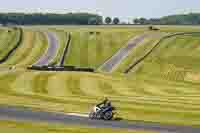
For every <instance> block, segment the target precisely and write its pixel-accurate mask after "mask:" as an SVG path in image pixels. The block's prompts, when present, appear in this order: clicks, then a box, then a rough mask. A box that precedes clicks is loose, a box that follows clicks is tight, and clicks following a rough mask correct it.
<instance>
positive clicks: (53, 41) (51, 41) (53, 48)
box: [34, 32, 59, 66]
mask: <svg viewBox="0 0 200 133" xmlns="http://www.w3.org/2000/svg"><path fill="white" fill-rule="evenodd" d="M46 34H47V37H48V45H49V47H48V49H47V51H46V53H45V54H44V55H43V56H42V57H41V58H40V59H39V60H38V62H37V63H35V64H34V65H36V66H44V65H49V63H50V62H51V61H52V60H53V59H54V57H55V56H56V54H57V51H58V45H59V42H58V39H57V36H56V34H55V33H53V32H47V33H46Z"/></svg>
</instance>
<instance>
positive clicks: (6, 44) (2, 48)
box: [0, 28, 20, 59]
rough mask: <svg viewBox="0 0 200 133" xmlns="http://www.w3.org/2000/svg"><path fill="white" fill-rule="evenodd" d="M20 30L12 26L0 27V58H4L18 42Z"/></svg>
mask: <svg viewBox="0 0 200 133" xmlns="http://www.w3.org/2000/svg"><path fill="white" fill-rule="evenodd" d="M19 38H20V31H19V30H18V29H12V28H3V29H2V28H1V29H0V40H1V41H0V59H3V58H4V57H5V56H6V55H7V54H8V53H9V51H10V50H12V49H13V48H14V47H15V46H16V45H17V43H18V41H19Z"/></svg>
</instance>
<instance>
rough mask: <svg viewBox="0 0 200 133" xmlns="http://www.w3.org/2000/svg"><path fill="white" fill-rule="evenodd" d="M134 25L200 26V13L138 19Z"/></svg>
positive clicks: (134, 21)
mask: <svg viewBox="0 0 200 133" xmlns="http://www.w3.org/2000/svg"><path fill="white" fill-rule="evenodd" d="M133 23H134V24H152V25H199V24H200V13H189V14H181V15H170V16H165V17H161V18H151V19H146V18H136V19H134V20H133Z"/></svg>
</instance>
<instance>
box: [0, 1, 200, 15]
mask: <svg viewBox="0 0 200 133" xmlns="http://www.w3.org/2000/svg"><path fill="white" fill-rule="evenodd" d="M0 12H54V13H66V12H91V13H99V14H100V15H103V16H119V17H121V18H124V19H129V18H130V19H131V18H134V17H141V16H143V17H147V18H149V17H160V16H164V15H170V14H175V13H188V12H200V0H1V4H0Z"/></svg>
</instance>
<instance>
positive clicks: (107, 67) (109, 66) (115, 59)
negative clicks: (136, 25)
mask: <svg viewBox="0 0 200 133" xmlns="http://www.w3.org/2000/svg"><path fill="white" fill-rule="evenodd" d="M146 36H147V34H143V35H141V36H138V37H136V38H133V39H131V40H130V41H129V42H128V45H127V46H126V47H123V48H121V49H120V50H119V51H118V52H117V53H116V54H115V55H114V56H112V57H111V58H110V59H109V60H108V61H107V62H105V63H104V64H103V65H102V66H101V70H102V71H104V72H111V71H112V70H113V69H114V68H116V67H117V66H118V65H119V64H120V63H121V61H122V60H123V59H125V58H126V57H127V56H128V54H129V52H130V51H131V50H132V49H133V48H134V47H136V46H137V44H140V43H141V42H142V41H144V39H145V37H146Z"/></svg>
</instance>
